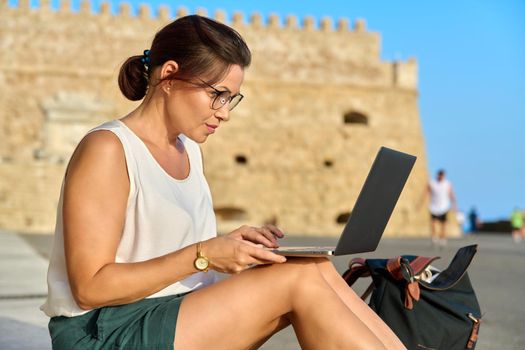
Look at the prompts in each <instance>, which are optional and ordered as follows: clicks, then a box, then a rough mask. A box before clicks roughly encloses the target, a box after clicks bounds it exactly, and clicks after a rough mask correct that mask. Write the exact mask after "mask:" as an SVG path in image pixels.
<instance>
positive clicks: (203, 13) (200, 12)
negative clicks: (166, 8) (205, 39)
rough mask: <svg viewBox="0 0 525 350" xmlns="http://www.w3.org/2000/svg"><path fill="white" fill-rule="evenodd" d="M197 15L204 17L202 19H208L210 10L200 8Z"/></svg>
mask: <svg viewBox="0 0 525 350" xmlns="http://www.w3.org/2000/svg"><path fill="white" fill-rule="evenodd" d="M195 14H197V15H199V16H202V17H207V16H208V10H206V9H205V8H203V7H199V8H198V9H197V11H195Z"/></svg>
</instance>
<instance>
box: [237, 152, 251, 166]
mask: <svg viewBox="0 0 525 350" xmlns="http://www.w3.org/2000/svg"><path fill="white" fill-rule="evenodd" d="M235 163H237V164H240V165H246V164H248V158H246V156H245V155H243V154H238V155H236V156H235Z"/></svg>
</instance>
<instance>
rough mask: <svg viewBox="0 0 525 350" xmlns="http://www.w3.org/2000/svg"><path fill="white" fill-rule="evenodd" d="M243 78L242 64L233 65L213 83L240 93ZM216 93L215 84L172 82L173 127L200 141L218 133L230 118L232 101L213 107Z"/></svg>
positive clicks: (169, 107)
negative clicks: (199, 84)
mask: <svg viewBox="0 0 525 350" xmlns="http://www.w3.org/2000/svg"><path fill="white" fill-rule="evenodd" d="M243 79H244V71H243V69H242V68H241V67H240V66H237V65H234V66H231V68H230V70H229V72H228V74H227V75H226V77H225V78H224V79H223V80H222V81H220V82H218V83H217V84H215V85H213V87H214V88H215V89H217V90H219V91H221V92H222V91H229V92H230V94H231V96H234V95H235V94H237V93H239V91H240V88H241V84H242V82H243ZM216 94H217V92H216V91H215V90H214V89H213V88H212V87H195V86H192V85H190V84H188V83H186V82H181V81H176V80H174V81H172V82H171V87H170V90H169V93H168V102H167V111H166V113H167V115H168V118H169V121H170V123H171V125H172V126H173V129H174V130H176V131H177V132H180V133H183V134H184V135H186V136H187V137H189V138H190V139H192V140H194V141H195V142H198V143H203V142H204V141H206V139H207V138H208V136H209V135H211V134H213V133H215V132H217V129H218V127H219V126H220V125H221V123H222V122H226V121H228V120H229V119H230V111H229V109H228V108H229V103H228V102H227V103H226V104H225V105H224V106H222V107H221V108H220V109H217V110H214V109H212V103H213V99H214V98H215V97H216Z"/></svg>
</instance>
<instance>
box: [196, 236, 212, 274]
mask: <svg viewBox="0 0 525 350" xmlns="http://www.w3.org/2000/svg"><path fill="white" fill-rule="evenodd" d="M201 249H202V242H199V243H197V257H196V258H195V260H194V261H193V266H195V268H196V269H197V270H199V271H203V272H208V268H209V266H210V261H209V260H208V258H207V257H205V256H204V255H202V252H201Z"/></svg>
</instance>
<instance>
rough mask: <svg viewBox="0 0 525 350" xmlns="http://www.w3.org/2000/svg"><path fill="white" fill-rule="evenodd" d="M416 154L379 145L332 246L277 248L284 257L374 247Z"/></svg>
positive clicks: (326, 253) (354, 251)
mask: <svg viewBox="0 0 525 350" xmlns="http://www.w3.org/2000/svg"><path fill="white" fill-rule="evenodd" d="M415 161H416V157H415V156H412V155H410V154H406V153H403V152H399V151H396V150H393V149H390V148H386V147H381V148H380V149H379V152H378V153H377V156H376V159H375V160H374V163H373V164H372V168H371V169H370V172H369V173H368V176H367V178H366V181H365V183H364V185H363V188H361V192H360V193H359V196H358V197H357V201H356V202H355V205H354V210H353V211H352V214H351V215H350V217H349V218H348V221H347V223H346V225H345V227H344V229H343V232H342V233H341V236H340V237H339V242H338V243H337V246H336V247H286V246H283V247H279V248H277V249H272V251H273V252H275V253H277V254H281V255H285V256H298V257H300V256H305V257H311V256H326V255H348V254H356V253H364V252H371V251H374V250H375V249H376V248H377V245H378V244H379V240H380V239H381V236H382V235H383V232H384V230H385V227H386V224H387V223H388V220H389V219H390V215H392V211H393V210H394V207H395V206H396V203H397V200H398V198H399V195H400V194H401V191H402V190H403V187H404V186H405V183H406V181H407V179H408V175H409V174H410V171H411V170H412V167H413V166H414V163H415Z"/></svg>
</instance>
